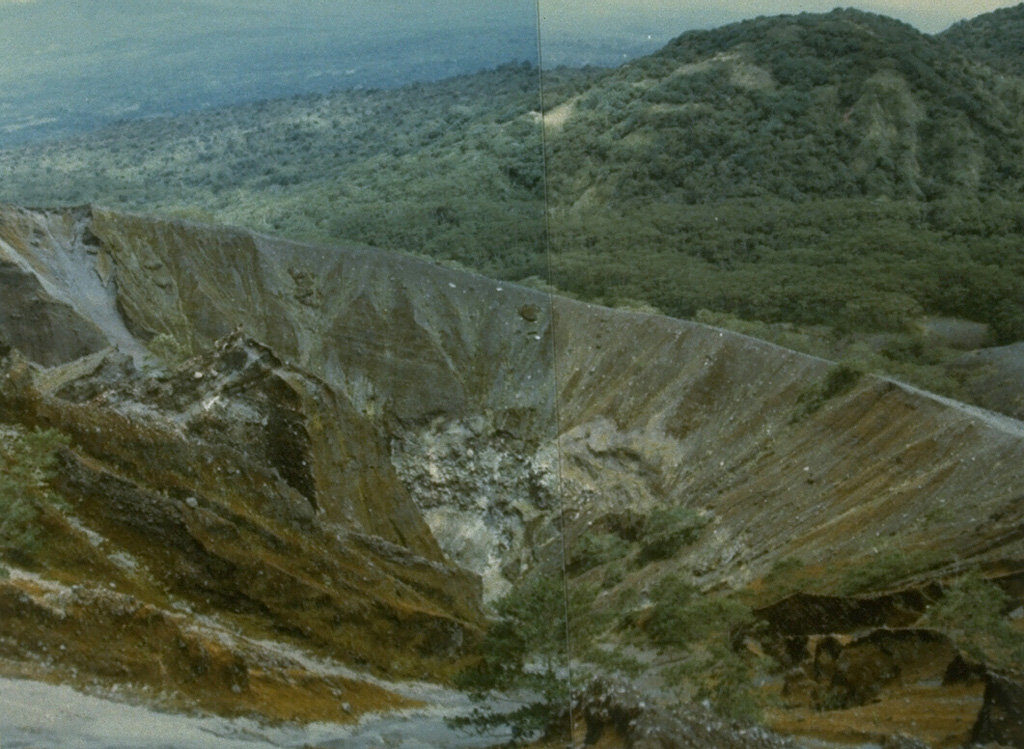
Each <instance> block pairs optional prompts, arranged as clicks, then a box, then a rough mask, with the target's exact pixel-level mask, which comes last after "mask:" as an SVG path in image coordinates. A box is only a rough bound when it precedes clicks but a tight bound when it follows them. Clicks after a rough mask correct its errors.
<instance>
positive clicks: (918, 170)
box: [0, 6, 1024, 395]
mask: <svg viewBox="0 0 1024 749" xmlns="http://www.w3.org/2000/svg"><path fill="white" fill-rule="evenodd" d="M1022 7H1024V6H1022ZM1021 12H1022V10H1021V8H1020V7H1019V8H1016V9H1009V10H1007V11H1002V12H1000V13H1002V14H1003V15H999V16H998V17H996V16H997V14H990V16H982V17H980V18H979V19H975V20H974V21H971V22H969V23H966V24H961V25H960V26H958V27H954V29H952V30H950V32H947V33H946V34H943V35H938V36H927V35H924V34H921V33H920V32H918V31H916V30H915V29H913V28H912V27H910V26H908V25H906V24H903V23H900V22H897V21H894V20H892V19H889V18H886V17H884V16H878V15H872V14H867V13H862V12H859V11H853V10H837V11H834V12H832V13H828V14H801V15H798V16H779V17H770V18H758V19H755V20H751V21H745V22H742V23H738V24H733V25H730V26H726V27H722V28H719V29H715V30H711V31H695V32H688V33H686V34H683V35H682V36H680V37H678V38H677V39H676V40H674V41H673V42H671V43H670V44H669V45H667V46H666V47H665V48H664V49H662V50H661V51H659V52H658V53H656V54H653V55H650V56H648V57H645V58H641V59H638V60H635V61H633V62H631V63H629V64H627V65H625V66H623V67H621V68H619V69H615V70H599V69H584V70H568V69H557V70H545V71H544V72H543V75H540V74H539V73H538V71H537V70H536V69H535V68H532V67H531V66H529V65H526V64H524V65H507V66H503V67H501V68H498V69H496V70H492V71H488V72H484V73H480V74H478V75H474V76H463V77H459V78H453V79H449V80H446V81H442V82H440V83H436V84H419V85H413V86H409V87H406V88H403V89H399V90H392V91H348V92H338V93H334V94H330V95H323V96H311V97H302V98H297V99H290V100H284V101H274V102H264V103H261V104H254V105H249V106H244V107H237V108H232V109H225V110H219V111H216V112H212V113H203V114H196V115H189V116H183V117H178V118H170V119H153V120H149V121H146V122H140V123H126V124H123V125H121V126H118V127H115V128H110V129H107V130H105V131H102V132H100V133H97V134H95V135H91V136H88V137H80V138H77V139H74V140H66V141H59V142H51V143H46V144H39V145H35V146H32V147H26V148H22V149H9V150H5V151H0V173H2V174H3V175H4V176H3V180H2V183H0V199H2V200H5V201H11V202H19V203H29V204H53V203H81V202H98V203H102V204H107V205H111V206H115V207H122V208H128V209H133V210H139V211H146V212H155V213H163V214H171V215H178V216H185V217H191V218H195V219H200V220H213V221H219V222H224V223H232V224H241V225H244V226H247V227H251V228H254V229H256V230H259V231H263V232H268V233H274V234H282V235H286V236H291V237H296V238H301V239H307V240H314V241H321V242H336V241H339V240H357V241H362V242H366V243H368V244H372V245H376V246H380V247H385V248H392V249H400V250H404V251H407V252H413V253H417V254H421V255H427V256H430V257H434V258H436V259H438V260H440V261H444V262H449V263H457V264H461V265H464V266H467V267H470V268H473V269H475V270H478V271H480V272H483V273H485V274H488V275H491V276H495V277H500V278H505V279H510V280H519V281H522V280H529V279H531V278H538V279H546V280H548V281H550V282H552V283H553V284H554V285H555V286H556V287H557V288H559V289H560V290H562V291H564V292H567V293H570V294H573V295H576V296H579V297H582V298H586V299H591V300H595V301H598V302H602V303H606V304H610V305H630V306H648V307H654V308H656V309H658V310H660V311H663V312H665V313H667V314H670V315H674V316H681V317H698V318H700V319H703V320H707V321H712V322H716V323H718V324H722V325H727V326H731V327H735V328H738V329H741V330H744V331H746V332H751V333H754V334H756V335H761V336H764V337H768V338H771V339H773V340H776V341H778V342H781V343H783V344H785V345H789V346H793V347H797V348H802V349H803V350H807V351H812V352H814V353H818V354H821V355H825V356H830V357H834V358H844V359H847V360H849V361H851V362H852V363H853V364H855V365H856V366H858V367H865V368H870V369H880V370H883V371H888V372H891V373H894V374H897V375H900V376H903V377H907V378H910V379H912V380H914V381H916V382H919V383H921V384H924V385H926V386H928V387H932V388H935V389H938V390H941V391H943V392H947V393H950V394H954V395H956V394H958V382H957V381H956V378H955V377H953V376H951V375H950V371H949V369H948V368H947V366H946V365H947V363H948V362H949V361H950V360H951V359H953V358H955V357H956V356H957V355H958V352H957V351H955V350H954V349H953V348H951V347H950V346H949V345H947V344H949V343H950V341H948V340H946V339H944V338H943V337H942V336H938V337H937V336H935V335H933V334H932V332H933V331H934V328H929V327H928V319H929V318H932V317H936V316H938V317H953V318H957V319H958V320H961V321H963V324H964V325H969V324H970V323H975V324H976V325H974V327H972V328H971V330H976V331H977V330H980V331H981V336H982V338H983V341H981V342H983V343H985V344H987V345H994V344H1006V343H1011V342H1014V341H1019V340H1022V339H1024V253H1022V252H1021V250H1020V246H1019V245H1020V234H1021V232H1022V231H1024V199H1022V197H1021V196H1022V194H1024V79H1022V78H1021V77H1020V76H1018V75H1014V74H1012V73H1011V72H1009V71H1008V69H1007V68H1006V67H1005V66H1004V67H1003V68H1002V69H996V68H995V67H993V66H992V65H990V64H989V62H988V61H987V59H986V57H985V55H984V54H981V53H980V52H978V50H980V49H990V50H992V49H1000V48H1001V47H1007V48H1008V47H1012V41H1011V39H1012V37H1011V36H1008V35H1007V33H1009V32H1007V31H1006V30H1007V29H1010V28H1011V26H1012V24H1011V23H1010V22H1011V21H1012V20H1013V19H1014V18H1018V17H1019V16H1020V15H1021ZM1003 16H1005V18H1004V17H1003ZM1002 57H1003V58H1004V59H1007V60H1008V59H1009V56H1007V55H1002ZM541 111H543V112H544V116H543V118H542V117H541V114H540V113H541ZM542 122H543V123H544V133H543V134H544V138H543V143H542V137H541V136H542V130H541V123H542ZM544 144H546V148H547V152H546V154H545V153H543V152H542V148H543V145H544ZM545 159H546V175H547V181H546V183H545V171H544V170H545ZM545 199H546V200H547V205H548V212H547V216H546V217H545V212H544V205H545ZM545 223H547V227H546V226H545ZM546 229H550V233H547V232H546ZM548 240H550V241H548ZM549 249H550V253H549V252H548V250H549ZM975 338H977V336H975ZM974 343H975V344H977V343H979V341H974ZM957 345H963V344H962V343H961V344H957Z"/></svg>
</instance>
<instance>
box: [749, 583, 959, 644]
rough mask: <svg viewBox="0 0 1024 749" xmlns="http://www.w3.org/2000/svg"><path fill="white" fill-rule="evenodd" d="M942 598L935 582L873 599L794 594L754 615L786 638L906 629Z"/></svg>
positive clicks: (940, 590) (939, 588)
mask: <svg viewBox="0 0 1024 749" xmlns="http://www.w3.org/2000/svg"><path fill="white" fill-rule="evenodd" d="M941 595H942V588H941V586H940V585H939V584H938V583H932V584H930V585H926V586H924V587H921V588H911V589H907V590H900V591H895V592H892V593H885V594H881V595H873V596H870V595H869V596H857V597H852V596H827V595H814V594H810V593H794V594H793V595H790V596H788V597H786V598H784V599H782V600H781V601H778V602H776V603H774V604H772V605H770V606H766V607H763V608H760V609H757V610H756V611H755V614H756V615H757V617H758V618H759V619H761V620H763V621H765V622H767V623H768V624H769V625H770V626H771V627H772V628H773V629H774V630H776V631H778V632H785V633H786V634H787V635H788V636H794V635H808V634H815V633H820V632H832V633H841V632H857V631H862V630H864V629H869V628H871V627H906V626H909V625H911V624H913V623H914V622H916V621H917V620H918V619H920V618H921V614H923V613H924V610H925V609H926V608H927V607H928V605H929V604H930V603H932V602H933V601H935V600H936V599H938V598H939V597H940V596H941Z"/></svg>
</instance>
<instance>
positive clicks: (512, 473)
mask: <svg viewBox="0 0 1024 749" xmlns="http://www.w3.org/2000/svg"><path fill="white" fill-rule="evenodd" d="M391 451H392V462H393V463H394V466H395V470H396V472H397V474H398V476H399V478H400V479H401V480H402V482H403V484H404V485H405V486H407V487H409V493H410V495H411V496H412V499H413V501H414V502H415V503H416V505H417V506H418V507H419V509H420V511H421V512H422V513H423V516H424V519H425V520H426V522H427V524H428V525H429V526H430V529H431V531H432V532H433V535H434V537H435V538H436V539H437V540H438V543H439V544H440V545H441V548H442V549H443V550H444V551H445V553H446V554H447V555H448V557H449V558H451V559H452V560H454V561H455V562H457V563H458V564H460V565H462V566H463V567H466V568H467V569H471V570H473V571H474V572H476V573H478V574H479V575H480V576H481V577H482V579H483V586H484V594H485V598H487V599H493V598H497V597H499V596H500V595H501V594H503V593H505V592H506V591H507V590H508V589H509V587H510V585H511V583H513V582H515V581H516V580H517V579H518V578H519V577H520V575H521V574H522V573H523V572H524V571H526V570H527V569H530V568H531V567H532V566H533V565H534V564H536V562H537V558H538V552H539V550H541V549H542V548H543V547H544V546H545V545H546V544H547V543H548V542H549V541H550V540H551V539H552V538H554V537H555V536H556V535H557V533H558V529H557V528H556V527H554V525H553V518H554V517H555V515H556V513H557V511H558V508H559V498H558V485H557V455H556V454H555V446H554V444H553V443H552V442H550V441H542V442H540V443H539V444H538V440H537V439H524V438H521V437H517V436H515V435H513V434H511V433H509V432H508V431H506V430H504V429H503V428H501V427H500V426H499V425H497V424H495V418H494V415H493V414H481V415H478V416H475V417H473V418H470V419H466V420H443V419H441V418H438V419H436V420H434V421H433V422H431V423H430V424H429V425H427V426H426V427H425V428H422V429H418V430H415V431H412V430H409V431H405V432H404V433H403V434H402V436H401V438H400V439H399V438H395V439H393V440H392V443H391Z"/></svg>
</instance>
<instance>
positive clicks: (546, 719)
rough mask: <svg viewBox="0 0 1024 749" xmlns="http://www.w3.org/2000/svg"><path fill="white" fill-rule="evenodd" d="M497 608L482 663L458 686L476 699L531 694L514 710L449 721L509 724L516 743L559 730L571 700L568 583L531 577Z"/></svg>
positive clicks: (481, 726)
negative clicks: (498, 694)
mask: <svg viewBox="0 0 1024 749" xmlns="http://www.w3.org/2000/svg"><path fill="white" fill-rule="evenodd" d="M494 608H495V611H496V613H497V618H496V619H495V620H494V621H493V622H492V623H491V625H490V627H489V629H488V630H487V633H486V635H485V636H484V640H483V644H482V646H481V652H480V659H479V661H478V662H477V663H476V664H474V665H473V666H471V667H469V668H467V669H465V670H464V671H462V672H461V673H459V674H457V675H456V678H455V685H456V686H457V687H458V688H460V689H463V690H465V691H467V692H468V693H469V695H470V697H471V699H473V700H474V701H475V702H483V701H485V700H487V699H488V698H490V697H492V696H494V695H495V694H497V693H508V692H522V693H525V694H528V695H531V696H530V697H529V698H528V699H527V700H526V701H525V702H523V703H522V704H521V705H520V706H519V707H518V708H516V709H514V710H512V711H510V712H502V711H498V710H490V709H484V708H476V709H474V710H473V711H472V713H471V714H470V715H468V716H458V717H455V718H449V719H446V723H447V724H448V725H449V726H450V727H452V728H458V729H467V730H472V731H476V732H478V733H485V732H487V731H490V730H493V729H494V728H495V727H498V726H507V727H509V728H510V729H511V732H512V743H513V744H516V743H521V742H524V741H526V740H528V739H529V738H531V737H533V736H535V735H536V734H537V733H538V732H546V731H550V730H553V727H554V726H557V724H558V722H559V717H560V716H561V714H562V711H563V709H564V708H565V706H566V705H567V704H568V700H569V691H570V690H569V683H568V679H567V678H566V676H565V673H566V668H567V666H568V648H567V639H566V635H567V629H566V615H567V613H566V598H565V586H564V584H563V581H562V579H561V578H558V577H546V576H535V577H532V578H528V579H526V580H524V581H522V582H521V583H520V584H518V585H517V586H516V587H514V588H513V589H512V590H511V591H510V592H509V593H508V594H507V595H505V596H504V597H503V598H501V599H499V600H498V601H497V602H496V603H495V606H494Z"/></svg>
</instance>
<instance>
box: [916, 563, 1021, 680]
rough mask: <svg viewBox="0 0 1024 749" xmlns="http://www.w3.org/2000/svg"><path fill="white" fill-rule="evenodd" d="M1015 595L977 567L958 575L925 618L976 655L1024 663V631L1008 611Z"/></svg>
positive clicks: (1005, 663) (999, 661) (1012, 663)
mask: <svg viewBox="0 0 1024 749" xmlns="http://www.w3.org/2000/svg"><path fill="white" fill-rule="evenodd" d="M1013 603H1014V602H1013V599H1012V598H1011V597H1010V596H1009V595H1008V594H1007V593H1006V591H1004V590H1003V589H1002V588H1000V587H999V586H998V585H996V584H995V583H993V582H991V581H988V580H985V579H984V578H983V577H981V575H980V574H978V572H977V571H971V572H968V573H966V574H964V575H962V576H961V577H959V578H958V579H957V580H956V581H955V582H953V584H952V585H951V586H950V587H949V588H948V589H946V591H945V592H944V593H943V596H942V598H940V599H939V600H938V601H936V602H935V603H933V604H932V605H931V607H929V609H928V611H927V612H926V614H925V621H926V622H927V623H928V624H931V625H932V626H934V627H936V628H938V629H941V630H943V631H945V632H947V633H948V634H949V635H950V636H951V637H952V638H953V639H954V640H955V641H956V643H957V644H958V645H959V646H960V647H962V648H963V649H964V650H966V651H967V652H968V653H970V654H971V655H972V656H974V657H975V658H978V659H980V660H983V661H986V662H988V663H993V664H996V665H999V666H1004V667H1005V666H1008V667H1019V666H1020V664H1021V663H1024V632H1022V631H1021V630H1019V629H1017V628H1016V627H1014V626H1013V625H1012V624H1011V622H1010V621H1009V619H1008V618H1007V616H1006V614H1007V612H1008V610H1009V609H1010V608H1012V607H1013Z"/></svg>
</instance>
